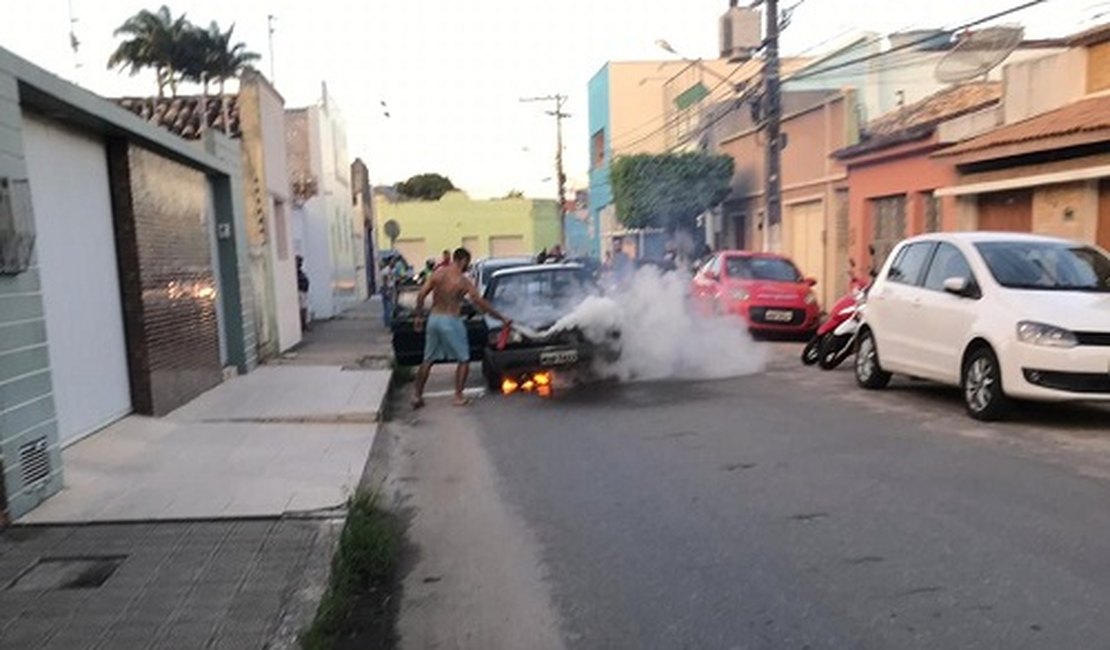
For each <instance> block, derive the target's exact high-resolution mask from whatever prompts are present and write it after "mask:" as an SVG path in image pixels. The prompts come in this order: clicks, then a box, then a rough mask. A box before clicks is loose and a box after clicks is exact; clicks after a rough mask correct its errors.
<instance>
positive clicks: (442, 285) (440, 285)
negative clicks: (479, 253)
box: [430, 264, 474, 316]
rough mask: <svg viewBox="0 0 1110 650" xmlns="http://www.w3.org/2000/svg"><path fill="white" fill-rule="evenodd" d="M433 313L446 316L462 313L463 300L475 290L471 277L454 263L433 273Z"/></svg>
mask: <svg viewBox="0 0 1110 650" xmlns="http://www.w3.org/2000/svg"><path fill="white" fill-rule="evenodd" d="M430 284H431V290H432V313H433V314H443V315H445V316H458V315H459V314H460V313H462V301H463V298H464V297H466V295H467V294H469V293H471V292H472V291H473V290H474V285H473V284H471V282H470V278H468V277H466V276H465V275H463V274H462V273H460V272H459V270H458V268H456V267H455V266H454V265H453V264H452V265H448V266H445V267H443V268H441V269H439V270H438V271H436V272H434V273H432V277H431V282H430Z"/></svg>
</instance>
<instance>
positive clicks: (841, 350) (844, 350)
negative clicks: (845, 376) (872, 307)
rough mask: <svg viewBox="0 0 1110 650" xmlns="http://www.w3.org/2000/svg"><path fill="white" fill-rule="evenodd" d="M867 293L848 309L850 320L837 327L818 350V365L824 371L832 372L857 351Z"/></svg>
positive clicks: (823, 340)
mask: <svg viewBox="0 0 1110 650" xmlns="http://www.w3.org/2000/svg"><path fill="white" fill-rule="evenodd" d="M865 298H866V293H865V292H863V291H860V292H859V294H858V298H857V301H856V304H855V305H852V306H850V307H846V308H845V309H844V311H846V312H849V315H848V319H847V320H845V321H844V322H842V323H841V324H840V325H837V326H836V329H834V330H833V331H832V332H830V333H829V334H828V335H827V336H825V338H823V339H822V340H821V344H820V346H819V347H818V350H817V357H818V359H817V363H818V364H820V366H821V368H822V369H823V370H832V369H834V368H836V367H838V366H839V365H840V364H842V363H844V360H845V359H847V358H848V357H850V356H852V353H853V352H855V349H856V335H857V334H859V328H860V320H861V316H862V315H863V309H864V300H865Z"/></svg>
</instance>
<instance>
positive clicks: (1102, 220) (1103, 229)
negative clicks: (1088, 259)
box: [1095, 178, 1110, 251]
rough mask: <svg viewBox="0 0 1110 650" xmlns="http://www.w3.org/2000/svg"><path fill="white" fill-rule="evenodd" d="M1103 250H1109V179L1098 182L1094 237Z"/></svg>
mask: <svg viewBox="0 0 1110 650" xmlns="http://www.w3.org/2000/svg"><path fill="white" fill-rule="evenodd" d="M1095 241H1096V242H1098V245H1099V246H1101V247H1102V249H1103V250H1106V251H1110V179H1106V178H1104V179H1102V182H1100V183H1099V184H1098V235H1097V236H1096V238H1095Z"/></svg>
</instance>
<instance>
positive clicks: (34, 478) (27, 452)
mask: <svg viewBox="0 0 1110 650" xmlns="http://www.w3.org/2000/svg"><path fill="white" fill-rule="evenodd" d="M46 448H47V444H46V438H45V437H42V438H36V439H34V440H32V441H31V442H28V443H25V444H23V445H20V447H19V466H20V467H21V468H22V472H21V473H22V476H23V485H25V486H27V487H31V486H33V485H34V484H35V483H38V482H39V481H42V480H45V479H46V478H47V477H48V476H50V454H48V453H46Z"/></svg>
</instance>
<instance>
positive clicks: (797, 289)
mask: <svg viewBox="0 0 1110 650" xmlns="http://www.w3.org/2000/svg"><path fill="white" fill-rule="evenodd" d="M816 284H817V281H816V280H814V279H813V278H806V277H803V276H802V274H801V273H800V272H799V271H798V267H796V266H794V263H793V262H791V261H790V260H789V259H788V258H786V257H783V256H782V255H775V254H773V253H752V252H748V251H721V252H719V253H717V254H716V255H714V256H713V257H712V259H710V260H709V261H708V262H706V263H705V265H704V266H702V267H701V269H700V270H699V271H698V273H697V275H695V276H694V283H693V288H692V293H693V297H694V300H695V301H696V302H697V303H698V305H699V306H700V307H701V308H702V309H703V310H705V311H707V312H711V313H715V314H735V315H737V316H742V317H743V318H744V320H745V321H747V323H748V327H749V328H750V329H751V330H752V332H753V333H760V334H789V335H798V336H811V335H812V334H813V332H814V331H815V330H816V329H817V326H818V325H819V324H820V319H821V305H820V304H819V303H818V301H817V296H816V295H815V294H814V293H813V286H814V285H816Z"/></svg>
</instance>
